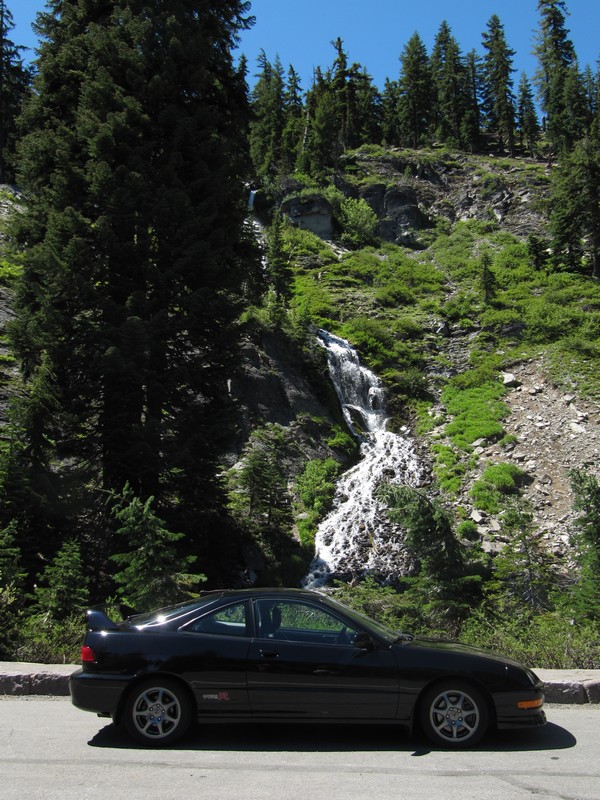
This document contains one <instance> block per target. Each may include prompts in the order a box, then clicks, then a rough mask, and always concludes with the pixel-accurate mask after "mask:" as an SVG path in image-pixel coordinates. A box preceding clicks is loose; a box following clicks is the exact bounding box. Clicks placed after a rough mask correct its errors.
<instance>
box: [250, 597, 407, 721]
mask: <svg viewBox="0 0 600 800" xmlns="http://www.w3.org/2000/svg"><path fill="white" fill-rule="evenodd" d="M254 612H255V625H256V630H257V636H256V638H255V639H254V640H253V641H252V643H251V645H250V651H249V657H248V696H249V700H250V708H251V711H252V714H253V716H258V717H278V718H298V717H301V718H306V719H372V720H378V719H395V717H396V711H397V703H398V668H397V662H396V659H395V656H394V654H393V653H392V652H391V650H390V649H389V647H388V646H386V645H384V644H378V643H377V642H375V641H374V640H373V639H372V638H370V637H367V639H368V641H369V644H368V646H366V647H360V646H357V644H355V643H354V642H355V640H356V638H357V636H358V637H360V635H361V634H362V636H363V637H364V632H363V631H360V630H359V629H358V628H357V627H355V626H354V625H353V624H352V623H351V622H349V621H348V620H345V619H344V618H343V617H341V616H338V615H336V614H335V613H333V612H331V611H330V610H329V609H323V608H322V607H320V606H318V605H317V604H313V603H311V602H310V601H304V600H302V601H300V600H287V599H285V600H282V599H278V598H270V599H268V598H265V599H260V600H256V601H255V603H254ZM363 644H364V642H363Z"/></svg>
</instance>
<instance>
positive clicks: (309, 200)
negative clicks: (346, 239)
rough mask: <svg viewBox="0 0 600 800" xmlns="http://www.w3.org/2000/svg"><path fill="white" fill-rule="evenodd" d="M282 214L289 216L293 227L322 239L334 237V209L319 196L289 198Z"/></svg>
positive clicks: (284, 204)
mask: <svg viewBox="0 0 600 800" xmlns="http://www.w3.org/2000/svg"><path fill="white" fill-rule="evenodd" d="M281 212H282V213H283V214H287V216H288V217H289V218H290V221H291V223H292V225H295V226H296V227H298V228H302V229H303V230H307V231H310V232H311V233H314V234H316V235H317V236H319V237H320V238H321V239H331V237H332V236H333V209H332V208H331V204H330V203H329V201H327V200H326V199H325V198H324V197H322V196H321V195H319V194H314V195H309V196H308V197H306V196H297V197H289V198H288V199H287V200H285V201H284V202H283V203H282V204H281Z"/></svg>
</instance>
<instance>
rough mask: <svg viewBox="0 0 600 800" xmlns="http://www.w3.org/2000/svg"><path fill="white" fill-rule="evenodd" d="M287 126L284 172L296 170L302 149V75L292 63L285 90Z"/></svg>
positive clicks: (284, 147) (284, 135) (284, 131)
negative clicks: (300, 75)
mask: <svg viewBox="0 0 600 800" xmlns="http://www.w3.org/2000/svg"><path fill="white" fill-rule="evenodd" d="M283 99H284V112H285V126H284V129H283V134H282V142H281V167H282V171H283V173H284V174H286V175H289V174H290V173H292V172H294V170H295V168H296V164H297V162H298V158H299V156H300V152H301V149H302V138H303V134H304V103H303V102H302V89H301V86H300V77H299V75H298V73H297V72H296V70H295V69H294V68H293V67H292V66H291V65H290V67H289V69H288V74H287V81H286V85H285V92H284V97H283Z"/></svg>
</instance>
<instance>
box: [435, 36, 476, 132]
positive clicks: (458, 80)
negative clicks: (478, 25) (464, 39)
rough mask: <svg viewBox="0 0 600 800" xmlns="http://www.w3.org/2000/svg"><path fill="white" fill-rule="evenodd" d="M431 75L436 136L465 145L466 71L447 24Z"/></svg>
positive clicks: (438, 43) (437, 39) (436, 40)
mask: <svg viewBox="0 0 600 800" xmlns="http://www.w3.org/2000/svg"><path fill="white" fill-rule="evenodd" d="M431 73H432V78H433V86H434V90H435V104H434V110H435V117H434V121H433V128H434V135H435V137H436V139H439V140H440V141H442V142H448V143H451V144H453V145H454V146H457V147H458V146H461V145H462V137H463V119H464V116H465V113H466V111H467V106H468V97H467V81H466V68H465V64H464V60H463V58H462V55H461V52H460V48H459V46H458V42H457V41H456V39H455V38H454V36H453V35H452V32H451V30H450V26H449V25H448V23H447V22H446V21H444V22H442V24H441V26H440V28H439V30H438V33H437V36H436V38H435V42H434V45H433V50H432V51H431Z"/></svg>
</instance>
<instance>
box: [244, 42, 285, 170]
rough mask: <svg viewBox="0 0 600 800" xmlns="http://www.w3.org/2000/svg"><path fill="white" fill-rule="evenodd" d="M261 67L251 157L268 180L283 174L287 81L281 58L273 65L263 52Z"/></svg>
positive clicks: (253, 105) (254, 96) (253, 106)
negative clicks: (280, 173)
mask: <svg viewBox="0 0 600 800" xmlns="http://www.w3.org/2000/svg"><path fill="white" fill-rule="evenodd" d="M258 65H259V67H260V72H259V74H258V81H257V82H256V85H255V87H254V90H253V92H252V98H251V99H252V112H253V113H252V123H251V125H250V153H251V156H252V162H253V164H254V168H255V170H256V173H257V174H258V176H259V177H260V178H261V179H263V180H268V179H269V178H272V177H274V176H275V175H277V174H278V173H279V172H280V170H281V161H282V155H283V154H282V145H283V131H284V128H285V108H284V104H285V98H284V92H285V81H284V74H283V67H282V65H281V61H280V60H279V57H278V56H277V57H276V59H275V63H274V64H271V63H270V62H269V60H268V59H267V56H266V54H265V52H264V50H261V52H260V55H259V57H258Z"/></svg>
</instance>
